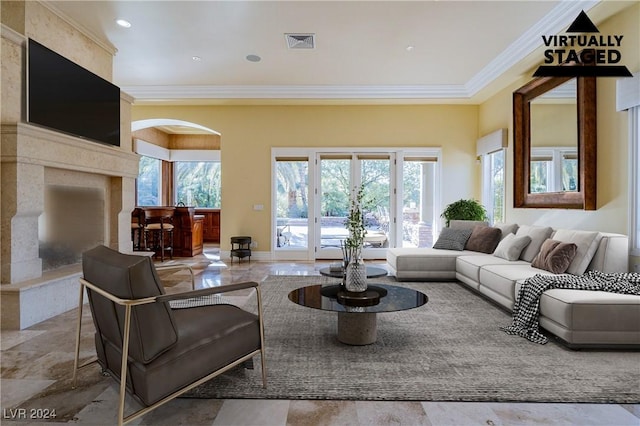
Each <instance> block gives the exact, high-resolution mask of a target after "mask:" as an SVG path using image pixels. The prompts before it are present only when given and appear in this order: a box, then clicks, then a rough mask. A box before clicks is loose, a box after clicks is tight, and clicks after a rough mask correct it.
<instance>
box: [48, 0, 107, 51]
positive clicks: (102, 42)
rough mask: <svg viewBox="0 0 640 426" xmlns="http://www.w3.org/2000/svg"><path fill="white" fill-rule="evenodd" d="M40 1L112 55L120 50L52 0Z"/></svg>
mask: <svg viewBox="0 0 640 426" xmlns="http://www.w3.org/2000/svg"><path fill="white" fill-rule="evenodd" d="M38 3H40V4H41V5H42V6H44V7H45V8H46V9H47V10H49V12H51V13H53V14H54V15H55V16H57V17H58V18H60V19H62V20H63V21H64V22H66V23H67V24H69V25H71V27H73V28H74V29H76V30H78V31H80V32H81V33H82V34H83V35H84V36H85V37H87V38H88V39H89V40H91V41H92V42H94V43H95V44H96V45H98V46H100V47H101V48H102V49H104V50H106V51H107V52H108V53H109V54H110V55H111V56H115V54H116V53H117V52H118V49H116V47H115V46H114V45H113V44H111V43H109V42H107V41H105V40H104V39H103V38H101V37H99V36H98V35H96V34H95V33H94V32H93V31H91V30H90V29H88V28H87V27H85V26H83V25H81V24H80V23H78V21H76V20H74V19H72V18H71V17H69V16H68V15H66V14H65V13H64V12H62V11H61V10H60V9H58V8H57V7H56V6H55V5H54V4H53V3H51V2H50V1H48V0H40V1H38Z"/></svg>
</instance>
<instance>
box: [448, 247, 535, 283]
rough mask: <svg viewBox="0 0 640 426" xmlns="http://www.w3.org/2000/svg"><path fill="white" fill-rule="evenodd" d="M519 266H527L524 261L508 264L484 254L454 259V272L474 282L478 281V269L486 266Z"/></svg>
mask: <svg viewBox="0 0 640 426" xmlns="http://www.w3.org/2000/svg"><path fill="white" fill-rule="evenodd" d="M511 264H521V265H528V263H527V262H525V261H524V260H518V261H516V262H510V261H508V260H506V259H501V258H499V257H495V256H487V255H484V254H478V255H475V256H474V255H464V256H458V258H457V259H456V272H457V273H458V275H464V276H466V277H468V278H471V279H472V280H474V281H478V282H479V281H480V268H482V267H484V266H487V265H511Z"/></svg>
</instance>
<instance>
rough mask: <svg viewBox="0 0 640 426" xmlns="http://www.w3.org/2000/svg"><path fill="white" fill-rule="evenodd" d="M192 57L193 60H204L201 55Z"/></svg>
mask: <svg viewBox="0 0 640 426" xmlns="http://www.w3.org/2000/svg"><path fill="white" fill-rule="evenodd" d="M191 59H192V60H193V62H200V61H201V60H202V58H201V57H200V56H192V57H191Z"/></svg>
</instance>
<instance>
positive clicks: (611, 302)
mask: <svg viewBox="0 0 640 426" xmlns="http://www.w3.org/2000/svg"><path fill="white" fill-rule="evenodd" d="M639 324H640V296H633V295H628V294H616V293H609V292H606V291H589V290H569V289H552V290H547V291H545V292H544V293H543V294H542V296H541V297H540V325H541V326H542V327H544V328H546V329H547V330H549V331H551V332H553V333H554V334H556V335H557V336H559V337H561V338H563V339H564V340H566V341H567V342H569V343H572V344H594V343H595V344H627V345H628V344H631V345H638V344H640V327H639V326H638V325H639Z"/></svg>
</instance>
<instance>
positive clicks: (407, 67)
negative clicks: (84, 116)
mask: <svg viewBox="0 0 640 426" xmlns="http://www.w3.org/2000/svg"><path fill="white" fill-rule="evenodd" d="M606 3H608V4H607V5H606V7H605V6H603V5H602V4H600V5H597V4H598V1H596V0H585V1H445V0H442V1H406V2H402V1H153V0H147V1H48V2H46V4H48V5H49V6H51V7H52V8H53V9H54V10H56V11H58V12H59V13H61V14H63V15H64V16H66V17H68V18H70V19H71V20H72V21H74V22H75V23H77V24H79V25H80V26H81V27H82V28H84V29H85V30H87V31H89V32H91V33H92V34H93V35H94V36H95V37H96V38H98V39H100V40H103V41H105V42H107V43H110V44H111V45H113V46H114V47H115V48H116V49H117V53H116V55H115V58H114V70H113V78H114V83H115V84H117V85H118V86H120V87H121V88H122V89H123V90H124V91H125V92H127V93H129V94H131V95H132V96H134V97H135V98H136V102H152V101H157V100H165V101H173V102H183V103H184V102H191V103H194V102H195V103H212V102H222V101H226V102H234V101H235V102H248V100H254V101H255V100H273V99H276V100H278V99H279V100H280V101H281V102H284V101H283V100H284V99H287V100H288V101H291V100H297V101H298V102H304V101H305V100H306V101H312V100H318V99H319V100H324V102H327V100H343V101H344V100H351V102H365V101H366V102H371V101H373V100H378V101H380V100H395V101H398V100H400V101H402V102H429V101H433V100H439V101H444V100H448V101H453V102H456V101H457V102H478V101H479V100H482V98H483V97H486V96H487V93H488V91H489V90H490V89H491V88H493V87H495V86H496V85H499V84H503V85H504V84H509V83H510V82H512V81H514V80H515V79H516V78H518V77H520V76H521V75H522V74H523V73H525V72H529V71H530V68H531V67H533V66H534V65H536V64H537V62H539V61H540V60H541V59H542V55H541V54H540V53H539V51H538V53H537V54H536V49H539V48H540V46H541V44H542V40H541V35H543V34H555V33H558V32H560V31H562V30H563V29H565V28H566V27H567V26H568V25H569V24H570V23H571V22H572V21H573V19H574V18H575V17H576V16H577V14H578V13H579V11H580V10H581V9H584V10H585V11H586V12H587V13H588V14H589V16H590V17H591V19H592V20H593V21H594V22H595V23H596V24H597V23H598V21H601V20H602V19H604V18H605V17H606V16H608V15H610V14H611V13H614V12H615V11H617V10H619V9H621V8H622V7H625V6H628V5H629V4H630V3H629V2H606ZM615 4H617V6H615V7H614V5H615ZM594 5H597V6H595V7H594ZM592 8H593V10H592V11H591V12H590V10H591V9H592ZM594 15H596V16H595V17H594ZM117 18H124V19H126V20H128V21H130V22H131V24H132V26H131V28H128V29H125V28H121V27H119V26H118V25H116V23H115V20H116V19H117ZM285 33H313V34H315V38H316V48H315V49H309V50H302V49H298V50H291V49H288V48H287V43H286V40H285ZM408 46H413V48H412V49H411V50H408V49H407V47H408ZM247 55H258V56H260V57H261V59H262V60H261V61H260V62H250V61H248V60H247V59H246V56H247ZM194 56H198V57H200V58H201V59H200V60H199V61H194V60H193V59H192V57H194ZM509 80H510V81H509ZM185 100H186V101H185Z"/></svg>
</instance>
